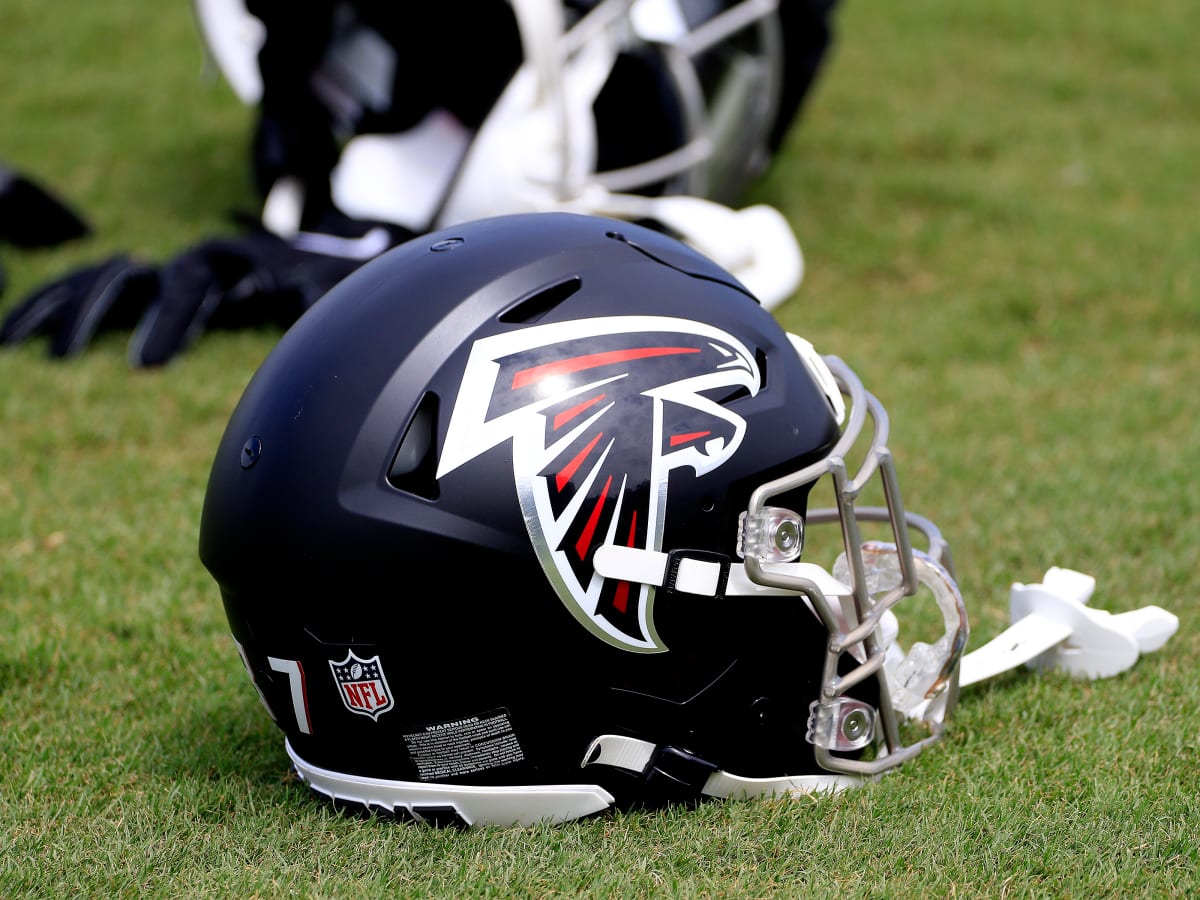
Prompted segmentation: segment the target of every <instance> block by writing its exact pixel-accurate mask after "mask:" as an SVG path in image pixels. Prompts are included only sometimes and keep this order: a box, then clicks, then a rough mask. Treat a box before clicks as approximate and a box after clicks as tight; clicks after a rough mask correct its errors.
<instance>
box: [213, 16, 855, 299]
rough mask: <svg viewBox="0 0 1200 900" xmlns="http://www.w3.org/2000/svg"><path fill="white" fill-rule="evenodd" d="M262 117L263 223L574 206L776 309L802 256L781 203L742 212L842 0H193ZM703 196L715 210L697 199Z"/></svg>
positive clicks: (294, 224)
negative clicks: (459, 16) (715, 268)
mask: <svg viewBox="0 0 1200 900" xmlns="http://www.w3.org/2000/svg"><path fill="white" fill-rule="evenodd" d="M195 5H196V11H197V18H198V22H199V25H200V29H201V33H202V35H203V36H204V38H205V41H206V45H207V46H208V48H209V49H210V52H211V55H212V57H213V58H214V59H215V60H216V62H217V64H218V66H219V68H220V70H221V71H222V72H223V73H224V74H225V76H226V80H227V81H228V82H229V83H230V84H231V85H232V86H233V88H234V90H235V91H236V93H237V94H238V95H239V96H240V97H241V98H242V99H243V100H244V101H246V102H247V103H250V104H254V105H256V106H257V107H258V110H259V119H258V125H257V135H256V141H255V148H254V162H255V173H256V181H257V183H258V186H259V189H260V190H261V191H262V193H263V195H264V198H265V199H264V209H263V220H264V223H265V224H266V225H267V227H268V228H269V229H270V230H272V231H275V232H277V233H281V234H285V235H286V234H290V233H291V232H292V231H294V230H295V229H297V228H298V227H300V225H301V224H302V222H303V217H304V211H305V209H306V208H311V207H313V206H314V205H315V206H317V207H320V206H322V205H323V204H332V205H333V207H334V208H335V209H337V210H338V211H339V212H341V213H344V214H346V215H349V216H351V217H354V218H357V219H363V220H374V221H382V222H387V223H390V224H393V225H399V226H402V227H404V228H407V229H409V230H411V231H412V232H414V233H423V232H426V231H429V230H432V229H434V228H440V227H444V226H447V225H452V224H456V223H459V222H464V221H469V220H472V219H476V218H484V217H487V216H494V215H503V214H508V213H515V212H527V211H543V210H559V209H569V210H573V211H577V212H590V213H596V214H601V215H606V216H615V217H617V218H622V219H628V220H633V221H639V222H649V223H654V224H655V225H656V227H661V229H662V230H665V231H668V232H669V233H672V234H674V235H675V236H677V237H680V238H682V239H683V240H685V241H686V242H687V243H689V244H691V245H692V246H694V247H696V248H697V249H699V250H700V251H701V252H702V253H704V254H705V255H708V256H710V257H711V258H713V259H715V260H717V261H718V262H719V263H721V264H722V265H723V266H725V267H726V268H729V269H730V270H731V271H733V272H734V273H735V274H737V275H738V276H739V277H741V278H742V279H743V280H744V281H745V282H746V283H748V284H750V286H751V287H752V288H753V289H754V290H755V292H756V293H757V294H758V296H759V299H760V300H761V301H762V302H764V303H765V304H767V305H772V306H773V305H775V304H776V303H778V302H781V301H782V300H783V299H786V297H788V296H789V295H790V294H791V293H792V292H793V291H794V290H795V289H796V287H797V286H798V285H799V283H800V281H801V280H802V275H803V259H802V255H801V253H800V249H799V245H798V243H797V241H796V238H795V235H794V234H793V232H792V231H791V228H790V226H789V224H788V223H787V222H786V221H785V220H784V219H783V217H782V216H781V215H780V214H779V212H778V211H777V210H775V209H774V208H773V207H770V206H768V205H766V204H755V205H753V206H751V207H748V208H746V209H740V210H735V209H734V208H733V206H732V205H733V204H736V203H738V202H739V201H740V200H741V199H742V197H743V194H744V193H745V191H746V189H747V187H748V186H749V185H750V184H751V183H752V182H753V181H754V180H755V179H757V178H758V177H759V176H761V175H762V174H763V173H764V172H765V171H766V169H767V167H768V165H769V163H770V161H771V159H772V157H773V154H774V152H775V150H776V149H777V148H778V146H779V144H780V143H781V141H782V139H783V136H784V134H785V133H786V131H787V128H788V125H789V123H790V122H791V121H792V120H793V118H794V117H795V115H796V113H797V110H798V108H799V107H800V105H801V103H802V101H803V99H804V97H805V95H806V94H807V92H808V90H809V88H810V86H811V84H812V82H813V81H814V79H815V77H816V74H817V71H818V69H819V65H820V62H821V61H822V59H823V58H824V56H825V52H826V47H827V44H828V43H829V34H830V24H829V19H830V18H831V8H832V6H833V0H788V2H786V3H780V2H779V0H485V2H477V3H473V4H471V8H470V10H469V11H466V10H464V15H465V16H469V18H470V19H471V23H470V25H469V27H468V26H464V25H463V24H461V23H459V22H457V21H454V17H448V16H446V15H445V11H444V10H443V9H441V8H440V7H438V6H436V5H429V4H393V3H384V4H379V3H364V2H357V0H323V2H320V3H315V4H309V5H306V7H305V15H304V16H297V15H296V14H295V9H294V4H291V3H284V2H280V0H196V2H195ZM702 201H707V202H702Z"/></svg>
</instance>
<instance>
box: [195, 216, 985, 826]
mask: <svg viewBox="0 0 1200 900" xmlns="http://www.w3.org/2000/svg"><path fill="white" fill-rule="evenodd" d="M860 438H861V439H862V440H861V441H860ZM887 438H888V419H887V415H886V413H885V411H884V409H883V407H882V406H881V405H880V403H879V402H878V401H877V400H876V398H875V397H874V396H873V395H871V394H870V393H869V392H868V391H867V390H866V389H865V388H864V387H863V385H862V383H861V381H860V380H859V378H858V377H857V376H856V375H855V374H854V372H853V371H852V370H851V369H850V368H849V367H848V366H847V365H846V364H844V363H843V362H842V361H840V360H839V359H838V358H836V357H832V356H821V355H820V354H818V353H817V352H816V351H815V350H814V349H813V347H812V345H811V344H810V343H809V342H807V341H805V340H803V339H802V338H800V337H798V336H796V335H793V334H789V333H786V332H785V331H784V330H783V329H782V328H781V326H780V325H779V324H778V322H777V321H776V320H775V319H774V318H773V316H772V315H771V314H770V313H769V312H768V311H767V310H765V309H764V308H763V307H762V306H761V305H760V304H759V303H758V302H757V301H756V300H755V298H754V297H753V296H752V295H751V294H750V292H748V291H747V290H746V288H745V286H744V285H742V284H741V283H740V282H739V281H738V280H737V279H735V278H734V277H732V276H731V275H730V274H729V273H728V272H727V271H725V270H723V269H722V268H721V267H719V266H718V265H716V264H715V263H714V262H712V261H711V260H709V259H708V258H707V257H704V256H702V255H700V254H699V253H697V252H696V251H695V250H693V249H692V248H690V247H688V246H686V245H684V244H683V243H681V242H679V241H676V240H674V239H673V238H670V237H668V236H666V235H664V234H662V233H661V232H659V231H657V230H654V229H648V228H644V227H641V226H639V225H636V224H632V223H628V222H623V221H618V220H613V219H609V218H604V217H597V216H590V215H583V214H576V213H565V212H546V213H525V214H515V215H512V216H502V217H495V218H490V219H484V220H477V221H474V222H471V223H465V224H463V225H460V226H455V227H453V228H449V229H443V230H440V231H437V232H433V233H430V234H428V235H424V236H421V237H417V238H414V239H413V240H411V241H409V242H407V243H405V244H402V245H400V246H399V247H397V248H395V249H393V250H391V251H388V252H387V253H385V254H383V255H382V256H380V257H378V258H376V259H374V260H372V261H370V262H368V263H366V264H365V265H364V266H363V267H362V268H360V269H359V270H357V271H356V272H354V273H353V274H352V275H350V276H349V277H347V278H346V279H345V280H344V281H342V282H340V283H339V284H338V285H337V286H336V287H334V288H333V289H332V290H331V291H330V292H329V293H328V294H326V295H325V296H324V297H323V298H322V299H321V300H319V301H317V303H316V304H315V305H314V306H313V307H312V308H310V309H309V311H308V312H306V313H305V314H304V315H303V316H302V317H301V318H300V319H299V320H298V321H297V323H296V324H295V325H293V326H292V328H291V329H289V330H288V331H287V332H286V333H285V334H284V336H283V338H282V339H281V340H280V342H279V343H278V344H277V345H276V347H275V348H274V349H273V350H272V351H271V353H270V354H269V355H268V356H267V358H266V359H265V361H264V362H263V364H262V366H261V367H260V369H259V370H258V371H257V372H256V374H255V375H254V377H253V378H252V379H251V381H250V383H249V385H248V386H247V388H246V390H245V393H244V395H243V397H242V398H241V400H240V402H239V403H238V404H237V407H236V409H235V411H234V413H233V415H232V417H231V419H230V421H229V424H228V426H227V429H226V431H225V434H224V437H223V438H222V440H221V443H220V446H219V448H218V450H217V452H216V457H215V460H214V462H213V467H212V471H211V476H210V481H209V485H208V490H207V493H206V497H205V501H204V508H203V515H202V522H201V529H200V556H201V559H202V560H203V563H204V565H205V566H206V567H207V568H208V570H209V571H210V572H211V574H212V575H213V577H214V579H215V581H216V582H217V583H218V585H219V587H220V592H221V596H222V598H223V601H224V606H225V611H226V613H227V615H228V620H229V624H230V627H231V630H232V634H233V638H234V640H235V642H236V646H237V650H238V652H239V653H240V655H241V658H242V660H243V662H244V664H245V666H246V668H247V670H248V671H249V673H250V676H251V678H252V680H253V682H254V684H255V686H256V687H257V689H258V691H259V694H260V696H261V699H262V701H263V703H264V704H265V705H266V707H267V709H268V710H269V712H270V713H271V715H272V717H273V718H274V720H275V722H276V723H277V724H278V726H279V728H280V729H281V730H282V731H283V732H284V734H285V736H286V749H287V754H288V756H289V757H290V760H291V764H292V765H293V766H294V768H295V771H296V772H297V773H298V774H299V776H300V777H301V778H302V779H303V780H304V781H305V782H307V783H308V785H310V786H311V788H312V789H313V790H314V791H316V792H317V793H318V794H320V795H322V796H325V797H327V798H331V799H332V800H334V801H335V802H337V803H339V804H346V805H350V806H356V807H361V808H365V809H368V810H371V811H375V812H379V813H386V814H389V815H395V816H399V817H405V818H408V817H411V818H416V819H420V820H426V821H433V822H438V823H444V822H456V823H467V824H476V823H490V824H498V825H508V824H528V823H532V822H537V821H543V820H547V821H563V820H569V819H573V818H577V817H580V816H586V815H589V814H592V813H596V812H599V811H601V810H604V809H608V808H610V807H618V808H633V807H654V806H658V805H661V804H666V803H673V802H679V803H692V802H698V801H700V800H702V799H704V798H709V797H755V796H766V795H773V794H780V795H782V794H795V793H801V792H806V791H821V790H839V789H841V788H844V787H847V786H850V785H854V784H859V783H862V782H863V781H865V780H869V779H873V778H875V777H877V776H878V775H880V774H881V773H883V772H884V771H886V770H888V769H890V768H892V767H894V766H896V765H898V764H900V763H901V762H903V761H904V760H906V759H908V758H910V757H911V756H912V755H914V754H915V753H917V752H918V751H920V750H921V749H922V748H923V747H925V746H926V745H927V744H928V743H929V742H931V741H933V740H935V739H936V738H937V737H938V736H939V735H940V734H941V732H942V729H943V726H944V722H945V719H946V715H947V713H948V712H949V710H950V709H951V708H952V706H953V703H954V700H955V697H956V693H957V684H956V674H957V671H958V662H959V659H960V656H961V653H962V650H963V646H964V644H965V641H966V636H967V620H966V613H965V611H964V608H963V603H962V598H961V596H960V594H959V591H958V588H957V586H956V584H955V579H954V576H953V573H952V566H951V563H950V557H949V552H948V549H947V546H946V542H945V541H944V540H943V538H942V537H941V534H940V533H939V532H938V530H937V528H936V527H935V526H934V525H933V524H932V523H931V522H930V521H928V520H926V519H924V518H922V517H919V516H916V515H914V514H912V513H906V512H905V510H904V507H903V504H902V502H901V498H900V493H899V490H898V486H897V478H896V473H895V467H894V464H893V461H892V456H891V454H890V452H889V450H888V448H887ZM851 460H854V462H853V464H852V463H851ZM818 485H821V486H822V487H821V490H824V491H826V493H827V494H828V496H829V497H830V498H831V505H828V506H820V505H818V504H817V503H816V502H814V503H812V504H811V505H812V508H811V509H810V508H809V506H810V493H811V492H812V491H813V490H814V489H815V488H816V487H817V486H818ZM872 486H874V489H877V490H878V493H879V494H880V496H881V497H882V501H883V502H882V504H881V505H878V506H871V507H866V506H863V507H862V508H858V507H856V499H857V498H859V495H860V493H863V492H864V491H866V492H869V491H870V490H872V489H873V488H872ZM826 525H828V526H833V527H830V528H822V527H819V526H826ZM872 529H877V530H879V531H880V532H881V534H879V535H875V534H874V532H872V531H871V530H872ZM910 529H915V530H916V531H919V532H922V533H924V534H925V535H926V537H927V538H928V545H929V546H928V549H927V550H921V549H918V548H916V547H914V545H913V543H912V540H911V538H910ZM822 531H824V532H826V533H828V534H829V536H830V537H831V538H832V539H834V540H833V541H832V543H831V544H830V547H831V552H832V551H834V550H836V551H837V552H839V553H840V555H839V556H838V558H837V560H836V561H835V562H834V564H833V567H832V569H831V570H830V569H826V568H823V567H822V566H821V565H820V564H818V563H817V562H814V561H809V559H808V554H809V552H810V551H808V550H807V549H806V547H808V545H809V544H810V543H811V541H810V538H811V537H812V536H813V535H816V534H818V533H820V532H822ZM869 535H873V537H872V539H867V538H868V536H869ZM880 538H885V539H886V540H883V539H880ZM813 546H817V547H819V546H820V541H817V543H816V544H815V545H813ZM802 554H804V555H803V556H802ZM910 597H911V598H912V599H911V600H908V599H906V598H910ZM922 598H923V599H922ZM902 600H903V601H905V603H904V604H901V603H900V601H902ZM931 600H932V602H931ZM914 602H916V603H917V604H918V606H919V607H920V608H921V609H922V610H925V611H929V610H933V618H935V619H936V620H937V621H936V623H935V625H936V627H935V628H934V629H933V635H932V637H933V639H932V640H930V641H928V642H915V643H913V644H912V645H911V646H910V647H909V649H907V650H904V649H903V648H902V646H901V644H900V640H899V631H900V624H899V617H898V616H897V614H896V608H897V607H899V606H901V605H903V606H905V607H907V606H908V605H909V604H910V603H914ZM926 618H928V616H926ZM905 627H907V625H906V626H905ZM910 731H915V736H914V735H910V733H909V732H910Z"/></svg>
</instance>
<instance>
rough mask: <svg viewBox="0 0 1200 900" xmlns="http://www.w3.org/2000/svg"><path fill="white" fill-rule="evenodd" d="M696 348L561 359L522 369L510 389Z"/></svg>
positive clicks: (638, 350) (613, 352) (643, 349)
mask: <svg viewBox="0 0 1200 900" xmlns="http://www.w3.org/2000/svg"><path fill="white" fill-rule="evenodd" d="M699 352H700V350H699V348H698V347H636V348H634V349H632V350H609V351H607V352H605V353H589V354H587V355H586V356H575V357H572V358H571V359H561V360H559V361H558V362H552V363H546V364H544V365H541V366H534V367H533V368H531V369H522V370H521V371H520V372H517V373H516V374H515V375H513V380H512V387H513V390H514V391H515V390H517V388H523V387H527V386H528V385H531V384H533V383H534V382H535V381H541V380H542V379H543V378H550V377H551V376H554V375H566V374H567V373H569V372H580V371H583V370H584V369H594V368H596V367H597V366H608V365H612V364H613V363H620V362H629V361H630V360H634V359H646V358H648V357H651V356H673V355H675V354H678V353H699Z"/></svg>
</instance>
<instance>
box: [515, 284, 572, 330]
mask: <svg viewBox="0 0 1200 900" xmlns="http://www.w3.org/2000/svg"><path fill="white" fill-rule="evenodd" d="M581 287H583V279H581V278H579V277H578V276H576V277H572V278H568V279H567V280H566V281H560V282H558V284H553V285H550V286H549V287H544V288H542V289H541V290H539V291H537V292H536V293H533V294H530V295H529V296H528V297H525V298H524V299H523V300H520V301H518V302H517V303H516V304H515V305H513V306H510V307H509V308H508V309H506V310H505V311H504V312H503V313H501V314H500V321H501V322H505V323H526V322H536V321H537V320H538V319H540V318H541V317H542V316H544V315H545V314H546V313H548V312H549V311H550V310H552V309H554V307H556V306H558V304H560V303H562V302H563V301H564V300H566V299H567V298H568V297H570V296H571V295H572V294H574V293H575V292H576V291H578V290H579V289H580V288H581Z"/></svg>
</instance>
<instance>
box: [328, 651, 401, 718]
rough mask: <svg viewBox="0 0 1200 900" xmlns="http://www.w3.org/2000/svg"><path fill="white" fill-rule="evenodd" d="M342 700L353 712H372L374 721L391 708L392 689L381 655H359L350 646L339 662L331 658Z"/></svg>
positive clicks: (330, 664)
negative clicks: (365, 657) (385, 673)
mask: <svg viewBox="0 0 1200 900" xmlns="http://www.w3.org/2000/svg"><path fill="white" fill-rule="evenodd" d="M329 668H330V669H332V670H333V679H334V681H336V682H337V687H338V693H339V694H340V695H341V698H342V703H344V704H345V705H346V709H348V710H350V712H352V713H359V714H361V715H364V716H370V717H371V718H372V719H374V720H375V721H379V717H380V716H381V715H383V714H384V713H385V712H387V711H388V710H389V709H391V708H392V705H393V704H392V692H391V690H390V689H389V688H388V683H387V678H386V677H385V676H384V674H383V666H382V665H380V663H379V657H378V656H372V657H371V658H370V659H359V658H358V657H357V656H355V655H354V651H353V650H350V651H347V653H346V658H345V659H343V660H342V661H341V662H340V663H338V662H334V661H333V660H332V659H331V660H330V661H329Z"/></svg>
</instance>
